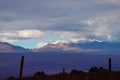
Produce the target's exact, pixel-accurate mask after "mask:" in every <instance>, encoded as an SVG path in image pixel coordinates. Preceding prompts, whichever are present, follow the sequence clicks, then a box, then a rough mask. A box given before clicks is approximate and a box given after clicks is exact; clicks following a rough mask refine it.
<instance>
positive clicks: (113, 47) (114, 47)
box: [68, 41, 120, 51]
mask: <svg viewBox="0 0 120 80" xmlns="http://www.w3.org/2000/svg"><path fill="white" fill-rule="evenodd" d="M68 45H69V46H71V47H76V46H77V47H80V48H82V49H94V50H99V51H120V43H119V42H98V41H92V42H84V43H81V42H78V43H68Z"/></svg>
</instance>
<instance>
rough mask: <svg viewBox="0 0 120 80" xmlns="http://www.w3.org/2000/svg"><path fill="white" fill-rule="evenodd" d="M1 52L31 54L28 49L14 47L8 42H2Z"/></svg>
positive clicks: (0, 44) (0, 45)
mask: <svg viewBox="0 0 120 80" xmlns="http://www.w3.org/2000/svg"><path fill="white" fill-rule="evenodd" d="M0 52H9V53H11V52H29V50H28V49H25V48H22V47H19V46H14V45H11V44H9V43H6V42H0Z"/></svg>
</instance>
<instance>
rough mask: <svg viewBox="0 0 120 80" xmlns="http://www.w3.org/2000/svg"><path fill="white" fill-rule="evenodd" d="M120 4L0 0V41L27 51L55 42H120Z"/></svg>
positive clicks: (118, 0)
mask: <svg viewBox="0 0 120 80" xmlns="http://www.w3.org/2000/svg"><path fill="white" fill-rule="evenodd" d="M119 34H120V0H0V41H1V42H8V43H11V44H14V45H18V46H22V47H25V48H34V47H41V46H43V45H46V44H48V43H52V42H66V43H67V42H77V41H93V40H96V41H108V42H120V37H119Z"/></svg>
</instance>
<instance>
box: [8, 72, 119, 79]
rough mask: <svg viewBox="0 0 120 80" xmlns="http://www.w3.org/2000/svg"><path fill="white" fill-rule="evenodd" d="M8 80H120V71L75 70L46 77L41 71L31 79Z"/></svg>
mask: <svg viewBox="0 0 120 80" xmlns="http://www.w3.org/2000/svg"><path fill="white" fill-rule="evenodd" d="M7 80H120V71H118V72H114V71H112V72H109V71H97V72H82V71H76V70H73V71H71V73H66V72H62V73H58V74H53V75H46V74H45V73H44V72H42V71H41V72H37V73H35V74H34V75H33V76H30V77H23V78H22V79H18V78H14V77H10V78H8V79H7Z"/></svg>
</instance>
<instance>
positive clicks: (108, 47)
mask: <svg viewBox="0 0 120 80" xmlns="http://www.w3.org/2000/svg"><path fill="white" fill-rule="evenodd" d="M93 51H120V43H117V42H114V43H110V42H97V41H93V42H84V43H81V42H77V43H61V42H59V43H56V44H47V45H45V46H43V47H40V48H34V49H25V48H23V47H20V46H15V45H12V44H9V43H6V42H0V52H11V53H13V52H93Z"/></svg>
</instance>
